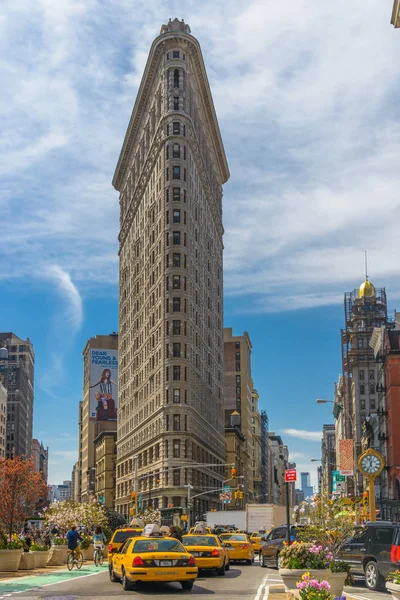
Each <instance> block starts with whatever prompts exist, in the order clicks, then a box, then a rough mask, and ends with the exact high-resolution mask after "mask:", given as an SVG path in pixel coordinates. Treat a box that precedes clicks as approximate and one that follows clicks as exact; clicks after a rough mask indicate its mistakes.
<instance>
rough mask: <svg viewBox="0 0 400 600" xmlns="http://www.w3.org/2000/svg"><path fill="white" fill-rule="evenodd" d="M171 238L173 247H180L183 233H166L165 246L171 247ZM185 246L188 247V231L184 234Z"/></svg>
mask: <svg viewBox="0 0 400 600" xmlns="http://www.w3.org/2000/svg"><path fill="white" fill-rule="evenodd" d="M170 233H172V235H171V236H170ZM170 238H172V245H173V246H180V244H181V240H182V232H181V231H172V232H169V231H166V232H165V245H166V246H169V241H170ZM183 245H184V246H186V245H187V234H186V231H185V232H184V233H183Z"/></svg>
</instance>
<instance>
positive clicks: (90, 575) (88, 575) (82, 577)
mask: <svg viewBox="0 0 400 600" xmlns="http://www.w3.org/2000/svg"><path fill="white" fill-rule="evenodd" d="M105 572H106V571H105V570H104V571H97V573H88V574H87V575H81V576H80V577H73V578H70V579H63V580H62V581H57V582H55V583H54V582H53V583H45V584H44V585H37V586H36V587H32V588H29V589H28V590H22V592H12V594H24V593H25V592H31V591H32V590H41V589H42V588H44V587H49V586H50V585H59V584H60V583H65V582H66V581H77V580H78V579H85V577H93V575H99V573H105ZM12 594H8V596H11V595H12ZM367 600H371V598H367Z"/></svg>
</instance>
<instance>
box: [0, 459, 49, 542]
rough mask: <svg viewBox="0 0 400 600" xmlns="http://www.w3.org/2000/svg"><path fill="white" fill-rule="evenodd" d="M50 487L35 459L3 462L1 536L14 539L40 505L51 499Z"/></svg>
mask: <svg viewBox="0 0 400 600" xmlns="http://www.w3.org/2000/svg"><path fill="white" fill-rule="evenodd" d="M47 493H48V487H47V485H46V483H45V481H44V479H43V476H42V474H41V473H37V472H36V471H35V465H34V462H33V460H32V459H29V460H25V459H24V458H23V457H21V456H16V457H15V458H12V459H5V460H3V461H1V462H0V536H1V537H2V538H3V539H4V538H6V537H8V539H9V540H11V539H12V535H13V533H16V532H17V530H19V529H21V527H22V526H23V525H24V523H25V521H26V520H27V519H28V518H29V517H31V516H32V515H33V514H34V512H35V509H36V508H37V506H38V505H39V504H40V503H44V502H45V501H46V498H47Z"/></svg>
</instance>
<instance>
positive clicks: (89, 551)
mask: <svg viewBox="0 0 400 600" xmlns="http://www.w3.org/2000/svg"><path fill="white" fill-rule="evenodd" d="M81 552H82V555H83V560H93V556H94V548H93V546H89V548H84V549H83V550H82V548H81Z"/></svg>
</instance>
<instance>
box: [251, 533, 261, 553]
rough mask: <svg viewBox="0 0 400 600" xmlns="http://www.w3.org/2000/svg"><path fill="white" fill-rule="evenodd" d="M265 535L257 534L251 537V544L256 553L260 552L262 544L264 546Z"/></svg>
mask: <svg viewBox="0 0 400 600" xmlns="http://www.w3.org/2000/svg"><path fill="white" fill-rule="evenodd" d="M263 535H264V534H263V533H260V532H255V533H252V534H251V536H250V543H251V544H252V546H253V550H254V552H260V549H261V544H262V542H261V536H263Z"/></svg>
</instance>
